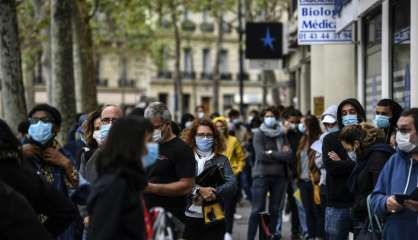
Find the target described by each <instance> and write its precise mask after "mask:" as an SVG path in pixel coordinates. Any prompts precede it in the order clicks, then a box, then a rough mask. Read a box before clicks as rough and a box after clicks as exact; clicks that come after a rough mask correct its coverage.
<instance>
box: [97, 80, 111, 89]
mask: <svg viewBox="0 0 418 240" xmlns="http://www.w3.org/2000/svg"><path fill="white" fill-rule="evenodd" d="M96 85H97V86H99V87H107V86H108V85H109V80H107V79H96Z"/></svg>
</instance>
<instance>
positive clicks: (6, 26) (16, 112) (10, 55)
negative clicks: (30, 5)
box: [0, 0, 26, 131]
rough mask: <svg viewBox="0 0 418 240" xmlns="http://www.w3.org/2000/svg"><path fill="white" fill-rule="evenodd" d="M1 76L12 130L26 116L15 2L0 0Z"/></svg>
mask: <svg viewBox="0 0 418 240" xmlns="http://www.w3.org/2000/svg"><path fill="white" fill-rule="evenodd" d="M0 79H1V85H2V89H1V91H2V94H1V96H2V105H3V106H4V118H5V120H6V122H7V123H8V124H10V127H11V128H12V129H13V131H17V126H18V124H19V123H20V122H22V121H24V120H25V119H26V103H25V91H24V88H23V79H22V60H21V55H20V48H19V37H18V28H17V16H16V3H15V1H14V0H2V1H0Z"/></svg>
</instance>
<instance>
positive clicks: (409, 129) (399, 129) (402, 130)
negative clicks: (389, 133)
mask: <svg viewBox="0 0 418 240" xmlns="http://www.w3.org/2000/svg"><path fill="white" fill-rule="evenodd" d="M396 131H399V132H401V133H402V134H407V133H409V132H411V131H412V129H411V128H396Z"/></svg>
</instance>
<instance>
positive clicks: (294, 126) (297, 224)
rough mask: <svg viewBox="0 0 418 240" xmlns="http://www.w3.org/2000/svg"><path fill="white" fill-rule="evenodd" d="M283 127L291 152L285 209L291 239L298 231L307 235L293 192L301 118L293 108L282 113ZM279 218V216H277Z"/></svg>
mask: <svg viewBox="0 0 418 240" xmlns="http://www.w3.org/2000/svg"><path fill="white" fill-rule="evenodd" d="M282 115H283V118H284V119H285V121H284V127H285V129H287V133H286V138H287V140H288V141H289V145H290V148H291V150H292V160H291V161H289V164H288V167H287V172H286V176H287V178H288V183H289V185H288V186H287V204H288V206H287V207H286V209H289V210H290V212H291V222H292V237H294V238H298V237H299V235H300V231H302V233H303V234H304V235H306V234H307V226H306V223H305V222H303V221H300V219H299V215H301V214H303V213H302V212H301V211H303V206H302V204H301V203H300V202H299V203H298V202H297V200H296V198H295V197H294V194H293V193H294V192H295V191H296V188H297V186H296V180H297V175H296V172H297V169H296V151H297V148H298V145H299V141H300V139H301V137H302V135H303V134H302V133H301V132H300V131H299V123H300V120H301V118H302V113H301V112H300V111H299V110H297V109H294V108H293V107H290V108H287V109H285V110H284V112H283V114H282ZM279 218H281V216H279ZM279 223H280V224H279V226H278V227H279V228H281V220H280V221H279Z"/></svg>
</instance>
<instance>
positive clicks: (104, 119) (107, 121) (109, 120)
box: [101, 118, 118, 124]
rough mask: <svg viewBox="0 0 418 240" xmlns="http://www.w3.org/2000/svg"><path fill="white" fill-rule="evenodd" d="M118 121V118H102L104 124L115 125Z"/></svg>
mask: <svg viewBox="0 0 418 240" xmlns="http://www.w3.org/2000/svg"><path fill="white" fill-rule="evenodd" d="M116 120H118V118H102V120H101V121H102V123H104V124H109V123H113V122H115V121H116Z"/></svg>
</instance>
